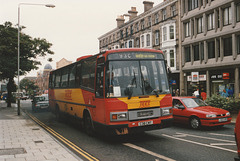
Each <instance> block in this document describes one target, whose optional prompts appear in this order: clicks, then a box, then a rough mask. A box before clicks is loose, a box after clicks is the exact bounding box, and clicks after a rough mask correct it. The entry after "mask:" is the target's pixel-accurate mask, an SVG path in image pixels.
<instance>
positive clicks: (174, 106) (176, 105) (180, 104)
mask: <svg viewBox="0 0 240 161" xmlns="http://www.w3.org/2000/svg"><path fill="white" fill-rule="evenodd" d="M180 106H182V107H183V104H182V103H181V101H180V100H177V99H174V100H173V108H176V109H178V108H179V107H180Z"/></svg>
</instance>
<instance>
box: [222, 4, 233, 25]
mask: <svg viewBox="0 0 240 161" xmlns="http://www.w3.org/2000/svg"><path fill="white" fill-rule="evenodd" d="M223 15H224V16H223V24H224V25H229V24H231V23H232V11H231V7H228V8H225V9H224V11H223Z"/></svg>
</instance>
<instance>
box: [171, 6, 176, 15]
mask: <svg viewBox="0 0 240 161" xmlns="http://www.w3.org/2000/svg"><path fill="white" fill-rule="evenodd" d="M176 15H177V10H176V5H173V6H171V16H176Z"/></svg>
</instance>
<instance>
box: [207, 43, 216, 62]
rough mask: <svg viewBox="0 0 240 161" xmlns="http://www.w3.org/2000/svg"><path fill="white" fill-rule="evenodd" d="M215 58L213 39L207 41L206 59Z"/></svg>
mask: <svg viewBox="0 0 240 161" xmlns="http://www.w3.org/2000/svg"><path fill="white" fill-rule="evenodd" d="M212 58H215V41H210V42H208V59H212Z"/></svg>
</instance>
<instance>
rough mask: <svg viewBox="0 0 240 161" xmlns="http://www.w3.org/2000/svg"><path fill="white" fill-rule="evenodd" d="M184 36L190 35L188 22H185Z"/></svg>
mask: <svg viewBox="0 0 240 161" xmlns="http://www.w3.org/2000/svg"><path fill="white" fill-rule="evenodd" d="M185 36H186V37H189V36H190V22H187V23H185Z"/></svg>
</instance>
